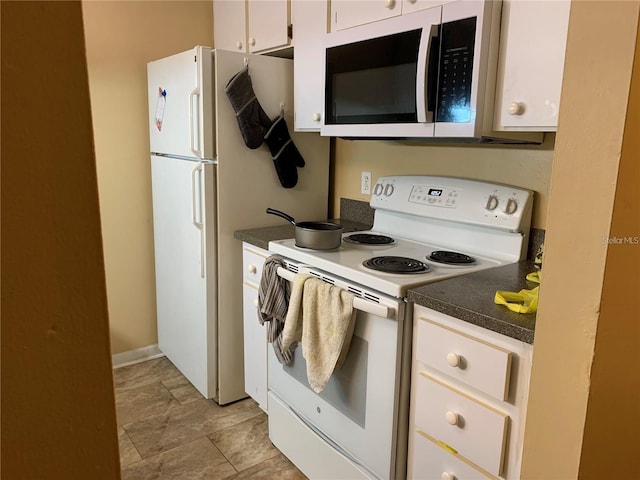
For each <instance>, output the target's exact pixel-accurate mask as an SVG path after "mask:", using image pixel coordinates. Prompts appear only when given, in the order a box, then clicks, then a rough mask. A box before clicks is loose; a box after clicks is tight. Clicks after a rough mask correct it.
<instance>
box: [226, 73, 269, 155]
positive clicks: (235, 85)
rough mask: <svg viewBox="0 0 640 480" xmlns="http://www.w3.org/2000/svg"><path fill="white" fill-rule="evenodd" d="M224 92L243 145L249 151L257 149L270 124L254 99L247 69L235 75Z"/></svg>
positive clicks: (267, 117) (254, 95)
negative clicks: (231, 108) (236, 122)
mask: <svg viewBox="0 0 640 480" xmlns="http://www.w3.org/2000/svg"><path fill="white" fill-rule="evenodd" d="M224 92H225V93H226V94H227V98H228V99H229V102H231V106H232V107H233V111H234V112H235V114H236V120H237V121H238V127H240V133H241V134H242V138H243V139H244V143H245V145H246V146H247V147H249V148H251V149H255V148H258V147H259V146H260V145H262V142H263V141H264V135H265V133H266V132H267V130H269V127H270V126H271V123H272V122H271V120H270V119H269V116H268V115H267V114H266V113H265V111H264V110H263V109H262V106H261V105H260V102H258V99H257V98H256V94H255V93H254V91H253V84H252V83H251V77H250V76H249V69H247V68H245V69H244V70H242V71H241V72H238V73H236V74H235V75H234V76H233V77H232V78H231V80H229V82H228V83H227V85H226V87H224Z"/></svg>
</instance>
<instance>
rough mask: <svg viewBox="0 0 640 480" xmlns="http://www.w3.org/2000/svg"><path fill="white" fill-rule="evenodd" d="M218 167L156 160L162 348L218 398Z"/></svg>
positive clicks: (155, 212)
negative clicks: (216, 252) (216, 260)
mask: <svg viewBox="0 0 640 480" xmlns="http://www.w3.org/2000/svg"><path fill="white" fill-rule="evenodd" d="M215 168H216V167H215V165H212V164H206V163H201V162H195V161H188V160H180V159H176V158H169V157H159V156H152V157H151V175H152V194H153V229H154V241H155V266H156V304H157V321H158V347H159V348H160V350H161V351H162V352H163V353H164V354H165V355H166V356H167V358H169V360H171V362H172V363H173V364H174V365H175V366H176V367H177V368H178V370H180V371H181V372H182V373H183V374H184V376H185V377H187V379H188V380H189V381H190V382H191V383H192V384H193V385H194V386H195V387H196V388H197V389H198V391H200V393H202V395H204V396H205V397H207V398H214V399H217V383H218V378H217V369H218V361H217V357H218V355H217V354H218V352H217V342H216V338H217V306H216V296H215V291H216V283H217V281H216V271H217V269H216V265H215V253H214V252H215V246H216V237H215V225H214V222H215V216H214V212H215V208H216V199H215V182H216V180H215V175H216V170H215Z"/></svg>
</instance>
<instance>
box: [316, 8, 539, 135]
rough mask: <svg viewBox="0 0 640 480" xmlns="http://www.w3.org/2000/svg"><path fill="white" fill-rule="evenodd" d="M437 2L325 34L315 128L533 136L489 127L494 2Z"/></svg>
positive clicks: (496, 23) (496, 17)
mask: <svg viewBox="0 0 640 480" xmlns="http://www.w3.org/2000/svg"><path fill="white" fill-rule="evenodd" d="M442 3H443V4H442V5H437V6H435V7H431V8H428V9H425V10H421V11H418V12H415V13H410V14H406V15H399V16H396V17H393V18H390V19H386V20H381V21H378V22H373V23H368V24H365V25H360V26H356V27H353V28H348V29H345V30H340V31H337V32H332V33H330V34H327V36H326V42H325V49H324V67H325V71H324V81H325V84H324V87H325V88H324V92H325V102H324V114H323V120H322V125H321V131H320V133H321V135H325V136H332V137H346V138H395V139H422V140H428V139H434V140H449V141H465V142H468V141H477V142H496V143H540V141H541V139H542V136H541V134H531V133H520V132H496V131H494V128H493V127H494V126H493V112H494V93H495V92H494V91H495V77H496V70H497V57H498V44H499V35H500V14H501V7H502V5H501V2H500V1H492V0H455V1H449V2H442Z"/></svg>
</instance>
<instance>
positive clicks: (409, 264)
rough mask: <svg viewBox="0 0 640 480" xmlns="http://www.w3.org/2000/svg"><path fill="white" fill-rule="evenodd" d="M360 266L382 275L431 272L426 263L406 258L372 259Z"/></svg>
mask: <svg viewBox="0 0 640 480" xmlns="http://www.w3.org/2000/svg"><path fill="white" fill-rule="evenodd" d="M362 265H363V266H365V267H367V268H370V269H372V270H377V271H379V272H384V273H426V272H428V271H430V270H431V268H430V267H429V265H427V264H426V263H423V262H421V261H420V260H415V259H413V258H407V257H390V256H385V257H373V258H369V259H368V260H365V261H364V262H362Z"/></svg>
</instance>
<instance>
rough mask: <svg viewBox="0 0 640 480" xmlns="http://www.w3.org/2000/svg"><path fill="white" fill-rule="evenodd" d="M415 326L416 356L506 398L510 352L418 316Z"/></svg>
mask: <svg viewBox="0 0 640 480" xmlns="http://www.w3.org/2000/svg"><path fill="white" fill-rule="evenodd" d="M417 330H418V331H417V337H416V338H417V339H416V360H418V361H419V362H422V363H424V364H425V365H427V366H428V367H432V368H435V369H436V370H438V371H440V372H442V373H444V374H446V375H449V376H450V377H453V378H455V379H456V380H460V381H461V382H464V383H466V384H467V385H469V386H471V387H474V388H477V389H478V390H480V391H482V392H484V393H486V394H488V395H491V396H492V397H495V398H497V399H498V400H501V401H502V400H506V398H507V397H508V393H509V375H510V371H511V352H509V351H508V350H505V349H503V348H500V347H497V346H495V345H491V344H490V343H487V342H484V341H482V340H479V339H477V338H473V337H471V336H469V335H466V334H464V333H460V332H456V331H455V330H452V329H450V328H447V327H444V326H442V325H439V324H436V323H434V322H431V321H430V320H426V319H422V318H421V319H420V320H419V321H418V326H417Z"/></svg>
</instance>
